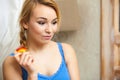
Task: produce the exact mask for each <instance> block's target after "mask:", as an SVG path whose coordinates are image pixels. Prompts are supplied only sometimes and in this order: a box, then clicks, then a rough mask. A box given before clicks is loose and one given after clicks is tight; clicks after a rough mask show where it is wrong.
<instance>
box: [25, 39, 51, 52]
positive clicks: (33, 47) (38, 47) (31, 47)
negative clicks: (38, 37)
mask: <svg viewBox="0 0 120 80" xmlns="http://www.w3.org/2000/svg"><path fill="white" fill-rule="evenodd" d="M51 42H52V41H49V42H47V43H39V44H38V43H37V44H36V43H32V42H28V43H27V46H28V51H30V52H34V53H39V52H41V51H43V50H45V49H46V48H48V47H49V46H50V45H51Z"/></svg>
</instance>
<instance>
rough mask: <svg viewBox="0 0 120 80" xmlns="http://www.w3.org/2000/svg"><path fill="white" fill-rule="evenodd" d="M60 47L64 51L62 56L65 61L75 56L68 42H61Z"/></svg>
mask: <svg viewBox="0 0 120 80" xmlns="http://www.w3.org/2000/svg"><path fill="white" fill-rule="evenodd" d="M62 47H63V51H64V56H65V59H66V61H67V62H68V61H70V60H71V59H73V58H76V53H75V50H74V48H73V47H72V46H71V45H70V44H67V43H62Z"/></svg>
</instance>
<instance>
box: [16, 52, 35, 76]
mask: <svg viewBox="0 0 120 80" xmlns="http://www.w3.org/2000/svg"><path fill="white" fill-rule="evenodd" d="M14 57H15V59H16V60H17V62H18V63H19V64H20V65H21V66H22V67H23V68H25V69H26V70H27V72H28V75H35V74H36V75H37V70H36V68H35V62H34V58H33V56H32V55H31V54H30V52H24V53H16V54H15V56H14Z"/></svg>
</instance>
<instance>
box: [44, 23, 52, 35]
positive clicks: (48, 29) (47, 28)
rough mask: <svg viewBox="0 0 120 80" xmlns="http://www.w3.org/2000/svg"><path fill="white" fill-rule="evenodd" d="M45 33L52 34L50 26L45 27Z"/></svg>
mask: <svg viewBox="0 0 120 80" xmlns="http://www.w3.org/2000/svg"><path fill="white" fill-rule="evenodd" d="M45 32H47V33H51V32H52V26H51V25H50V24H49V25H48V26H46V28H45Z"/></svg>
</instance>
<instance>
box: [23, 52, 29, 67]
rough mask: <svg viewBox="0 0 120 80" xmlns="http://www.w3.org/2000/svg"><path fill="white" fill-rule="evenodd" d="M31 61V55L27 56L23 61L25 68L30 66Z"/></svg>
mask: <svg viewBox="0 0 120 80" xmlns="http://www.w3.org/2000/svg"><path fill="white" fill-rule="evenodd" d="M29 59H30V55H29V54H26V56H25V58H24V60H23V66H27V65H28V61H29Z"/></svg>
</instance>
